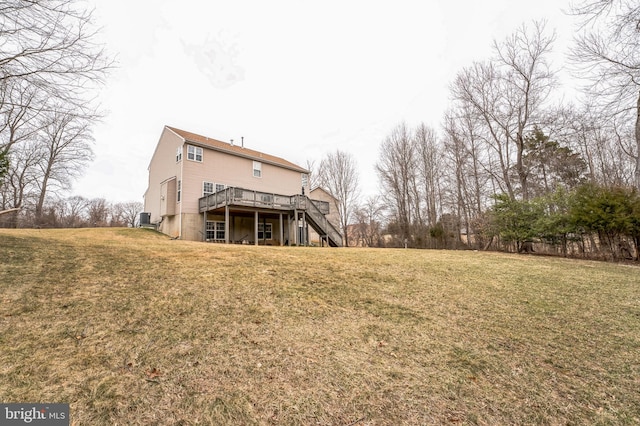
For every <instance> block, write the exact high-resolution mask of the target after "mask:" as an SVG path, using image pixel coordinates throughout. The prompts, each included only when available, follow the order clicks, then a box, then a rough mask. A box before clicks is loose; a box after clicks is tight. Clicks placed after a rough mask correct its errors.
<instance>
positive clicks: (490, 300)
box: [0, 229, 640, 425]
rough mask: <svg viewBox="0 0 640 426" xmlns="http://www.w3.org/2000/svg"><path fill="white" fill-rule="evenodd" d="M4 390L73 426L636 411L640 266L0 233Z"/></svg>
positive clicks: (118, 232) (563, 419)
mask: <svg viewBox="0 0 640 426" xmlns="http://www.w3.org/2000/svg"><path fill="white" fill-rule="evenodd" d="M0 291H1V295H0V301H1V305H0V401H2V402H68V403H70V404H71V415H72V422H73V424H83V425H84V424H87V425H88V424H113V425H135V424H141V425H142V424H265V425H268V424H283V425H286V424H304V425H311V424H322V425H398V424H486V425H495V424H551V425H555V424H637V423H639V422H640V391H639V389H640V270H639V269H638V268H634V267H628V266H620V265H613V264H606V263H596V262H585V261H576V260H565V259H554V258H540V257H529V256H518V255H501V254H495V253H478V252H445V251H418V250H382V249H371V250H369V249H327V248H323V249H321V248H295V247H291V248H288V247H253V246H224V245H212V244H204V243H192V242H184V241H171V240H169V239H167V238H165V237H164V236H161V235H158V234H156V233H153V232H151V231H146V230H140V229H100V230H92V229H82V230H17V231H16V230H0Z"/></svg>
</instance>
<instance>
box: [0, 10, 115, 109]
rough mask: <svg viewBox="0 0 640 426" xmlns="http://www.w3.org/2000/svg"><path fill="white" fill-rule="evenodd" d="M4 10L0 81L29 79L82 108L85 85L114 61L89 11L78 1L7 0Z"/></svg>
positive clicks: (0, 36) (49, 94)
mask: <svg viewBox="0 0 640 426" xmlns="http://www.w3.org/2000/svg"><path fill="white" fill-rule="evenodd" d="M0 8H1V9H0V10H1V12H2V26H1V27H0V39H2V41H3V42H2V44H1V45H0V82H1V83H15V82H16V81H19V82H28V84H29V85H31V86H32V87H36V88H38V89H39V90H42V91H44V92H46V93H47V96H48V97H52V98H57V99H64V100H65V104H73V105H74V106H75V107H80V108H82V107H83V102H82V101H81V100H80V98H81V97H82V96H84V92H85V90H86V88H87V87H88V86H90V85H92V84H95V83H97V82H100V81H101V79H102V78H103V77H104V73H105V71H106V70H107V69H108V68H109V66H110V65H111V64H110V60H109V59H108V58H107V55H106V54H105V52H104V51H103V49H102V48H101V47H100V46H99V45H98V44H96V42H95V38H96V37H95V35H96V31H95V30H94V29H92V27H93V24H92V16H91V13H90V12H88V11H86V10H84V9H82V7H81V6H80V2H79V1H77V0H38V1H22V0H5V1H3V2H2V5H1V6H0Z"/></svg>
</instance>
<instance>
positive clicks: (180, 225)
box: [178, 142, 206, 240]
mask: <svg viewBox="0 0 640 426" xmlns="http://www.w3.org/2000/svg"><path fill="white" fill-rule="evenodd" d="M180 150H181V152H182V155H181V157H182V158H181V160H180V208H179V211H180V212H179V213H178V239H179V240H181V239H182V201H183V200H184V179H182V176H183V174H182V172H183V171H184V170H183V169H184V142H182V145H180ZM205 226H206V224H205Z"/></svg>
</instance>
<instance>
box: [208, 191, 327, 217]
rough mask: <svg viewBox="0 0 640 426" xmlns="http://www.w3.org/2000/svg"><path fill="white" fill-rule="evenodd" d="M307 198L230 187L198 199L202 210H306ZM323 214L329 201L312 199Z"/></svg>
mask: <svg viewBox="0 0 640 426" xmlns="http://www.w3.org/2000/svg"><path fill="white" fill-rule="evenodd" d="M307 200H309V198H307V197H306V196H304V195H281V194H274V193H271V192H262V191H254V190H250V189H244V188H237V187H228V188H224V189H222V190H220V191H218V192H215V193H213V194H209V195H206V196H204V197H202V198H200V199H199V200H198V203H199V208H200V212H205V211H209V210H215V209H218V208H220V207H224V206H227V205H228V206H246V207H260V208H267V209H275V210H295V209H298V210H306V209H307V208H308V206H307ZM311 201H312V202H313V205H314V206H315V207H316V208H317V209H318V210H320V211H321V212H322V213H323V214H328V213H329V203H327V202H326V201H319V200H311Z"/></svg>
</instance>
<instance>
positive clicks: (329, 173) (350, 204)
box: [319, 150, 360, 246]
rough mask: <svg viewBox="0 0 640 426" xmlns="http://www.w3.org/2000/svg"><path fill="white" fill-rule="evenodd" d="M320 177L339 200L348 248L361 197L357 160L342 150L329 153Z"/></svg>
mask: <svg viewBox="0 0 640 426" xmlns="http://www.w3.org/2000/svg"><path fill="white" fill-rule="evenodd" d="M319 177H320V185H321V186H322V187H323V188H324V189H326V190H327V191H329V192H330V193H331V195H333V196H334V197H335V198H336V200H337V204H338V216H339V219H340V228H341V230H342V235H343V236H344V245H345V246H348V245H349V241H348V235H347V230H348V225H349V221H350V219H351V217H352V215H353V213H354V211H355V209H356V206H357V203H358V198H359V196H360V189H359V186H358V185H359V178H358V168H357V164H356V160H355V158H354V157H353V156H352V155H351V154H349V153H346V152H343V151H340V150H337V151H336V152H334V153H329V154H327V155H326V157H325V158H323V159H322V161H321V162H320V170H319Z"/></svg>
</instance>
